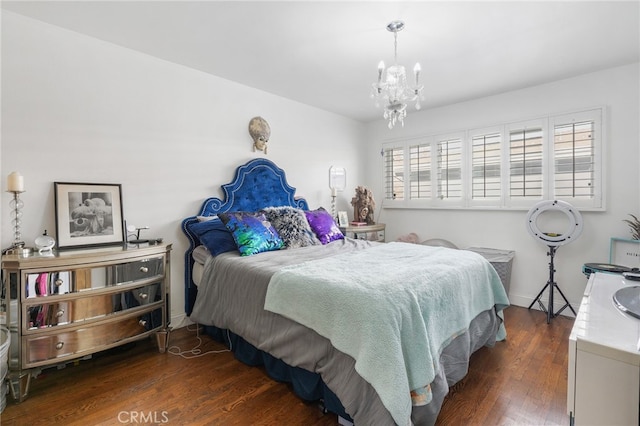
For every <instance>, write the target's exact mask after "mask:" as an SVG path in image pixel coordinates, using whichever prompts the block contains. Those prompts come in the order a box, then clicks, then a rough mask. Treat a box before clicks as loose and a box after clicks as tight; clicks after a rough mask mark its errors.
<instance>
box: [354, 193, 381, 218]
mask: <svg viewBox="0 0 640 426" xmlns="http://www.w3.org/2000/svg"><path fill="white" fill-rule="evenodd" d="M351 205H352V206H353V220H354V221H355V222H366V224H367V225H374V224H375V223H376V222H375V221H374V220H373V212H374V210H375V207H376V202H375V201H374V200H373V193H372V192H371V191H370V190H369V189H367V188H365V187H364V186H359V187H357V188H356V196H355V197H353V198H352V199H351Z"/></svg>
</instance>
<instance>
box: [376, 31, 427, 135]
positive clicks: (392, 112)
mask: <svg viewBox="0 0 640 426" xmlns="http://www.w3.org/2000/svg"><path fill="white" fill-rule="evenodd" d="M403 28H404V22H402V21H393V22H391V23H390V24H389V25H387V30H388V31H390V32H392V33H393V39H394V41H393V47H394V53H393V61H394V62H393V65H392V66H390V67H389V68H387V72H386V74H385V69H384V62H383V61H380V63H379V64H378V81H377V82H376V83H373V85H372V86H373V90H372V91H371V97H372V98H373V99H374V100H375V105H376V107H380V103H381V102H380V101H381V100H382V103H383V104H384V105H383V108H384V114H383V115H384V118H385V119H387V120H389V128H390V129H393V126H395V125H396V123H397V122H400V124H401V125H402V126H403V127H404V118H405V117H406V116H407V102H413V101H416V109H417V110H419V109H420V100H421V99H422V89H423V88H424V86H423V85H421V84H420V70H421V69H420V64H419V63H417V62H416V65H415V66H414V67H413V74H414V76H415V85H414V86H412V87H410V86H409V85H408V84H407V74H406V72H405V69H404V67H403V66H402V65H398V31H401V30H402V29H403ZM383 74H385V75H383Z"/></svg>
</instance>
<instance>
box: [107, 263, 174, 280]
mask: <svg viewBox="0 0 640 426" xmlns="http://www.w3.org/2000/svg"><path fill="white" fill-rule="evenodd" d="M114 271H115V276H114V277H113V279H112V281H113V282H115V283H118V284H121V283H127V282H131V281H140V280H144V279H147V278H151V277H155V276H159V275H163V274H164V262H163V258H160V257H155V258H148V259H141V260H137V261H135V262H129V263H122V264H120V265H115V266H114Z"/></svg>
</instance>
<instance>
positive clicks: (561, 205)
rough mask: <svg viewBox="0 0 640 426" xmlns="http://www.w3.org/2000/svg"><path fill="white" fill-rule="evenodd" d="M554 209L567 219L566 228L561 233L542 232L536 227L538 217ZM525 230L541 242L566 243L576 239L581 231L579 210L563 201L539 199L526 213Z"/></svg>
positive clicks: (550, 244)
mask: <svg viewBox="0 0 640 426" xmlns="http://www.w3.org/2000/svg"><path fill="white" fill-rule="evenodd" d="M549 210H556V211H560V212H562V213H564V214H565V215H566V216H567V219H568V226H567V229H566V230H565V231H564V232H563V233H561V234H558V233H551V232H542V231H541V230H540V228H538V223H537V221H538V217H539V216H540V215H541V214H542V213H543V212H546V211H549ZM527 230H528V231H529V234H531V236H532V237H534V238H537V239H539V240H540V241H541V242H542V243H544V244H546V245H548V246H551V247H557V246H561V245H563V244H568V243H570V242H571V241H573V240H575V239H577V238H578V237H579V236H580V234H581V233H582V215H581V214H580V212H579V211H578V210H576V209H574V208H573V206H571V204H569V203H567V202H565V201H559V200H547V201H541V202H539V203H538V204H536V205H535V206H533V207H532V208H531V210H529V213H527Z"/></svg>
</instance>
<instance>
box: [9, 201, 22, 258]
mask: <svg viewBox="0 0 640 426" xmlns="http://www.w3.org/2000/svg"><path fill="white" fill-rule="evenodd" d="M7 192H10V193H12V194H13V198H12V199H11V201H10V202H9V206H10V207H11V210H12V211H11V216H12V219H11V223H12V224H13V244H12V246H11V247H12V248H14V249H22V248H24V241H22V230H21V228H22V208H23V207H24V203H23V202H22V200H21V199H20V194H21V193H23V192H24V191H7Z"/></svg>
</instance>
